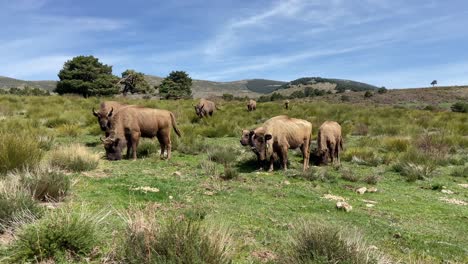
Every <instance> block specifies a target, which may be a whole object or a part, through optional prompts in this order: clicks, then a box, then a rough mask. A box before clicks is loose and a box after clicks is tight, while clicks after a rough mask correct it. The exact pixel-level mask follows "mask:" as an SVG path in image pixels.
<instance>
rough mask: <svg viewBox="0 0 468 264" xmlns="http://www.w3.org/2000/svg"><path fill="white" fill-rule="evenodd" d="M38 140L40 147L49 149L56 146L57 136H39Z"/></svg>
mask: <svg viewBox="0 0 468 264" xmlns="http://www.w3.org/2000/svg"><path fill="white" fill-rule="evenodd" d="M37 142H38V144H39V148H40V149H42V150H46V151H48V150H50V149H51V148H52V147H53V146H54V144H55V137H53V136H50V135H44V136H39V137H37Z"/></svg>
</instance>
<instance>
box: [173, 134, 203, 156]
mask: <svg viewBox="0 0 468 264" xmlns="http://www.w3.org/2000/svg"><path fill="white" fill-rule="evenodd" d="M206 149H207V145H206V141H205V139H204V138H202V137H199V136H192V137H183V138H182V139H181V140H180V141H179V143H178V146H177V151H179V152H180V153H184V154H191V155H196V154H200V153H202V152H204V151H206Z"/></svg>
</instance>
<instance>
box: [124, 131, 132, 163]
mask: <svg viewBox="0 0 468 264" xmlns="http://www.w3.org/2000/svg"><path fill="white" fill-rule="evenodd" d="M125 138H126V139H127V159H130V152H131V151H132V137H131V136H128V135H125Z"/></svg>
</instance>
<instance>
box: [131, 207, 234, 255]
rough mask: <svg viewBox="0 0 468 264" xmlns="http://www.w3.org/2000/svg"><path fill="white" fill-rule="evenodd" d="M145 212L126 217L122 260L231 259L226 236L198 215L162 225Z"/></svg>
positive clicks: (227, 236) (228, 240)
mask: <svg viewBox="0 0 468 264" xmlns="http://www.w3.org/2000/svg"><path fill="white" fill-rule="evenodd" d="M154 219H155V218H154V216H148V215H147V213H144V212H137V213H132V215H131V216H130V215H129V216H128V219H127V233H126V241H125V243H124V254H125V256H123V257H122V258H123V260H122V261H123V262H124V263H213V264H215V263H216V264H217V263H221V264H222V263H232V260H231V254H230V250H231V246H230V236H229V235H228V234H227V233H226V232H221V231H219V230H215V229H213V228H208V227H206V226H205V225H203V224H202V223H201V222H200V221H198V219H197V220H196V221H194V219H190V218H189V219H186V220H173V221H171V222H169V223H167V224H165V225H163V226H160V225H159V224H157V223H156V222H155V220H154Z"/></svg>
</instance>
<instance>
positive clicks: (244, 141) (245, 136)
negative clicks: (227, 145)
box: [240, 129, 254, 146]
mask: <svg viewBox="0 0 468 264" xmlns="http://www.w3.org/2000/svg"><path fill="white" fill-rule="evenodd" d="M253 134H254V131H253V130H246V129H244V130H242V136H241V139H240V143H241V145H242V146H248V145H252V136H253Z"/></svg>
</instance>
